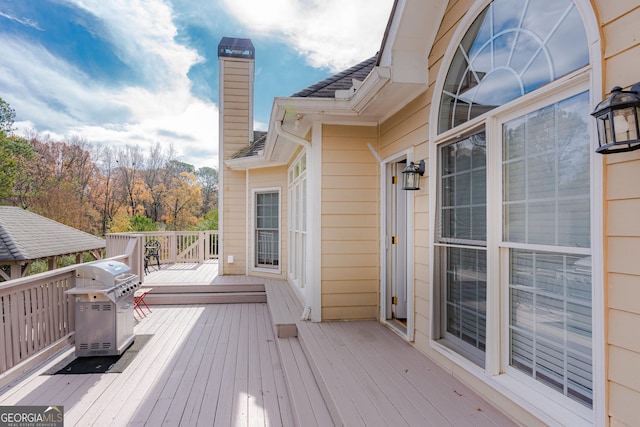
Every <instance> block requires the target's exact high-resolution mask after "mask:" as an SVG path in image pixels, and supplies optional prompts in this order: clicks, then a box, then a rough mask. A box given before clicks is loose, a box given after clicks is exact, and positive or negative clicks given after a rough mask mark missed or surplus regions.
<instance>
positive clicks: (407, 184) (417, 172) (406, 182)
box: [402, 160, 424, 190]
mask: <svg viewBox="0 0 640 427" xmlns="http://www.w3.org/2000/svg"><path fill="white" fill-rule="evenodd" d="M422 175H424V160H421V161H420V163H418V164H417V165H416V164H415V163H414V162H410V163H409V164H408V165H407V167H406V168H404V170H403V171H402V189H403V190H419V189H420V177H421V176H422Z"/></svg>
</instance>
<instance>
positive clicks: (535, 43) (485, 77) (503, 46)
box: [438, 0, 589, 133]
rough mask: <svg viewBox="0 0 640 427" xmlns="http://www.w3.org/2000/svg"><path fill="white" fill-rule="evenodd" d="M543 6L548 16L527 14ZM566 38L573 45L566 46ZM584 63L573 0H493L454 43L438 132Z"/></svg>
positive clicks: (581, 28)
mask: <svg viewBox="0 0 640 427" xmlns="http://www.w3.org/2000/svg"><path fill="white" fill-rule="evenodd" d="M516 7H520V9H519V10H518V11H517V12H518V13H517V14H515V16H512V17H511V19H509V16H508V15H506V14H505V12H504V11H505V10H507V13H508V10H514V9H515V8H516ZM547 7H548V8H550V9H551V13H553V16H551V17H549V16H546V15H545V18H546V19H545V20H546V21H549V22H548V23H546V24H545V25H542V24H539V23H536V22H535V21H537V19H535V17H532V16H530V15H531V14H535V13H537V12H540V10H541V8H547ZM509 24H511V26H509ZM550 24H553V25H550ZM567 40H569V43H570V44H571V49H565V47H566V46H565V45H564V43H566V42H567ZM588 64H589V45H588V42H587V37H586V34H585V32H584V26H583V22H582V19H581V17H580V14H579V13H578V10H577V8H576V6H575V4H574V3H573V2H572V1H571V0H565V1H557V0H542V1H536V2H533V1H531V0H520V1H513V0H494V1H493V2H491V3H489V5H487V6H486V7H485V9H484V10H483V11H482V12H481V13H480V14H479V15H478V17H477V18H476V19H475V20H474V22H473V23H472V24H471V26H470V27H469V28H468V30H467V32H466V33H465V35H464V37H463V38H462V40H461V41H460V43H459V44H458V46H457V48H456V53H455V54H454V56H453V58H452V60H451V63H450V66H449V70H448V72H447V75H446V78H445V80H444V85H443V88H442V95H441V98H440V104H439V105H440V108H439V118H438V133H443V132H446V131H448V130H450V129H453V128H455V127H456V126H458V125H461V124H463V123H465V122H467V121H469V120H471V119H473V118H475V117H479V116H481V115H482V114H484V113H486V112H488V111H491V110H492V109H494V108H496V107H499V106H501V105H504V104H507V103H508V102H510V101H512V100H514V99H517V98H519V97H521V96H523V95H525V94H527V93H530V92H532V91H535V90H536V89H538V88H540V87H542V86H544V85H546V84H548V83H551V82H553V81H555V80H556V79H558V78H559V77H562V76H565V75H567V74H570V73H572V72H574V71H576V70H578V69H580V68H583V67H584V66H586V65H588Z"/></svg>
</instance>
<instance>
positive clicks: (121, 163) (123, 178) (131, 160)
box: [116, 145, 150, 216]
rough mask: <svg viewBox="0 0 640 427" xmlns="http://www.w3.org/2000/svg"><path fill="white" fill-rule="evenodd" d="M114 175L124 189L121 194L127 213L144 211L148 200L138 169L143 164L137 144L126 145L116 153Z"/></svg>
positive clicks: (147, 193) (146, 190)
mask: <svg viewBox="0 0 640 427" xmlns="http://www.w3.org/2000/svg"><path fill="white" fill-rule="evenodd" d="M116 163H117V165H118V167H117V168H116V175H117V176H118V179H119V182H120V185H121V186H122V188H123V189H124V194H122V195H121V196H122V197H123V198H124V199H125V201H126V204H127V205H128V209H129V215H131V216H133V215H137V214H140V213H144V202H145V201H147V200H149V197H150V195H149V191H148V189H147V188H146V186H145V184H144V181H143V180H142V177H141V174H140V172H139V169H140V168H142V167H143V165H144V158H143V155H142V153H141V152H140V148H139V147H138V146H130V145H127V146H126V147H124V148H121V149H119V150H118V151H117V153H116Z"/></svg>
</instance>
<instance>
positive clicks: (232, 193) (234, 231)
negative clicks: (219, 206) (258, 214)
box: [220, 168, 247, 274]
mask: <svg viewBox="0 0 640 427" xmlns="http://www.w3.org/2000/svg"><path fill="white" fill-rule="evenodd" d="M224 174H225V176H224V192H223V197H224V202H223V206H224V212H223V215H224V239H223V241H222V244H223V254H224V255H223V256H224V259H222V260H220V262H222V263H224V273H225V274H244V273H245V268H244V266H245V262H246V257H245V253H246V251H245V249H244V247H245V240H246V239H245V224H246V220H247V219H246V215H245V198H244V195H245V174H244V172H241V171H240V172H239V171H232V170H228V169H226V168H225V170H224ZM230 255H232V256H233V261H234V262H233V263H232V264H229V263H228V262H227V261H228V257H229V256H230Z"/></svg>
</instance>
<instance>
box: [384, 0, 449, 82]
mask: <svg viewBox="0 0 640 427" xmlns="http://www.w3.org/2000/svg"><path fill="white" fill-rule="evenodd" d="M447 3H448V2H447V1H445V0H398V1H397V3H396V6H395V9H394V11H393V15H392V16H391V18H390V21H389V24H388V32H387V35H386V39H385V43H384V45H383V46H382V49H381V54H380V60H379V64H380V66H382V67H391V68H392V70H393V72H392V76H391V80H392V82H398V83H421V84H424V83H426V82H427V80H426V79H427V76H428V73H427V70H428V67H429V61H428V58H429V53H430V52H431V48H432V46H433V43H434V42H435V39H436V35H437V33H438V29H439V28H440V24H441V22H442V19H443V18H444V13H445V10H446V8H447Z"/></svg>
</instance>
